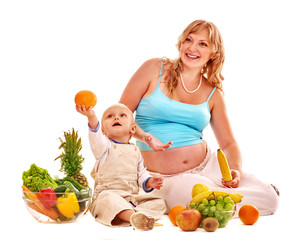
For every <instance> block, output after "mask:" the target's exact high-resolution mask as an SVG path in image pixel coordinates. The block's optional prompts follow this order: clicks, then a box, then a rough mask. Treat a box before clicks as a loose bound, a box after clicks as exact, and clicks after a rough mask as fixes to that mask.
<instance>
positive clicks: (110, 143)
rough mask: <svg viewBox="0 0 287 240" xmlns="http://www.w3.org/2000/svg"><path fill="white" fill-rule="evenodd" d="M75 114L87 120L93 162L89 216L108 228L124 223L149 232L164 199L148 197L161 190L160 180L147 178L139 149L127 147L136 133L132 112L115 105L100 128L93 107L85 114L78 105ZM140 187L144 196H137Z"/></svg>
mask: <svg viewBox="0 0 287 240" xmlns="http://www.w3.org/2000/svg"><path fill="white" fill-rule="evenodd" d="M76 110H77V111H78V112H79V113H81V114H83V115H85V116H87V118H88V123H89V140H90V146H91V149H92V152H93V154H94V156H95V158H96V163H95V166H94V168H93V170H92V172H91V176H92V177H93V179H95V186H94V194H93V198H92V202H91V205H90V212H91V214H92V215H93V216H94V217H95V218H96V220H97V221H99V222H100V223H102V224H105V225H108V226H113V225H119V224H124V223H127V224H128V225H130V224H131V225H132V226H133V227H134V228H135V229H138V230H151V229H152V228H153V226H154V222H155V219H158V218H159V217H160V216H162V215H163V214H164V212H165V210H166V206H165V202H164V200H163V199H161V198H157V197H151V196H150V195H149V194H147V193H148V192H151V191H153V190H154V189H160V188H161V187H162V185H163V179H162V178H161V177H151V176H150V174H149V173H148V172H147V171H146V168H145V166H144V164H143V158H142V156H141V153H140V151H139V149H138V147H137V146H135V145H134V144H132V143H129V141H130V139H131V137H132V135H133V134H134V133H135V129H136V125H135V121H134V117H133V114H132V112H131V111H130V109H129V108H128V107H126V106H125V105H123V104H114V105H112V106H110V107H109V108H108V109H106V110H105V112H104V113H103V116H102V120H101V124H100V123H99V121H98V119H97V116H96V114H95V112H94V111H93V110H92V107H90V108H89V109H87V110H86V108H85V106H80V105H77V106H76ZM100 125H101V130H100ZM139 187H142V189H143V190H144V191H145V192H146V193H141V194H139V190H140V188H139Z"/></svg>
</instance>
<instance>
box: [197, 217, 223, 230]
mask: <svg viewBox="0 0 287 240" xmlns="http://www.w3.org/2000/svg"><path fill="white" fill-rule="evenodd" d="M201 224H202V227H203V228H204V230H205V231H207V232H215V231H216V229H217V228H218V226H219V222H218V221H217V219H216V218H213V217H208V218H205V219H203V220H202V222H201Z"/></svg>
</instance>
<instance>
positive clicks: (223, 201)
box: [189, 184, 243, 228]
mask: <svg viewBox="0 0 287 240" xmlns="http://www.w3.org/2000/svg"><path fill="white" fill-rule="evenodd" d="M242 197H243V196H242V195H241V194H240V193H227V192H223V191H211V190H209V187H208V186H206V185H204V184H195V185H194V187H193V189H192V199H191V202H190V204H189V208H191V209H196V210H198V211H199V212H200V213H201V218H202V220H203V219H205V218H207V217H213V218H215V219H216V220H217V221H218V223H219V227H220V228H223V227H225V226H226V224H227V223H228V221H229V220H230V219H231V218H232V216H233V213H234V210H235V204H236V203H239V202H241V199H242Z"/></svg>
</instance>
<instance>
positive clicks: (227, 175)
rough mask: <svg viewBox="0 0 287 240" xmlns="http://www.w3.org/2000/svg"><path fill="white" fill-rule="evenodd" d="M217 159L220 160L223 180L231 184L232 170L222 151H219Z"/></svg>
mask: <svg viewBox="0 0 287 240" xmlns="http://www.w3.org/2000/svg"><path fill="white" fill-rule="evenodd" d="M217 159H218V163H219V166H220V171H221V174H222V177H223V180H224V181H225V182H230V181H231V180H232V176H231V173H230V169H229V166H228V162H227V159H226V157H225V154H224V152H223V151H222V150H221V149H218V150H217Z"/></svg>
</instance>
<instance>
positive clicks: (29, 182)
mask: <svg viewBox="0 0 287 240" xmlns="http://www.w3.org/2000/svg"><path fill="white" fill-rule="evenodd" d="M22 179H23V185H24V186H26V187H27V188H28V189H29V190H30V191H32V192H40V191H41V190H42V189H44V188H47V187H51V188H53V189H55V188H56V187H57V186H58V185H57V183H56V182H55V181H54V179H53V178H52V177H51V176H50V174H49V173H48V170H46V169H43V168H40V167H38V166H37V165H35V164H32V165H31V166H30V169H29V170H28V171H24V172H23V174H22Z"/></svg>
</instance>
